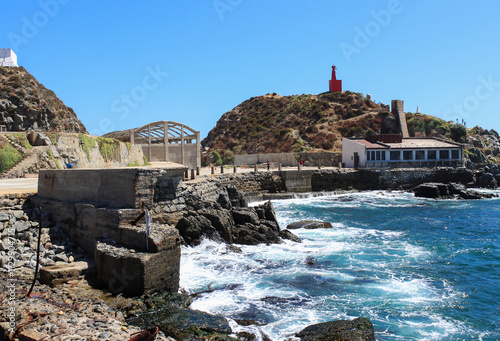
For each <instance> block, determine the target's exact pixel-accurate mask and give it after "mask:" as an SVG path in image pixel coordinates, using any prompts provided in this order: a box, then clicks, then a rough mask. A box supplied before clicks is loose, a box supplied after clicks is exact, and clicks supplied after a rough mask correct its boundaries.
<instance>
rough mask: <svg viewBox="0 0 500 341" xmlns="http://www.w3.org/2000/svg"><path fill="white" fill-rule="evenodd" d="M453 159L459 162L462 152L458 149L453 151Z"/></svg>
mask: <svg viewBox="0 0 500 341" xmlns="http://www.w3.org/2000/svg"><path fill="white" fill-rule="evenodd" d="M451 158H452V159H453V160H458V159H460V151H459V150H458V149H453V150H452V151H451Z"/></svg>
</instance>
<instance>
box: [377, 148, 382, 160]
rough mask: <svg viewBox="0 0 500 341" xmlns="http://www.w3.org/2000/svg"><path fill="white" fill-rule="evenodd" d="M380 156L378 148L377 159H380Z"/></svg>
mask: <svg viewBox="0 0 500 341" xmlns="http://www.w3.org/2000/svg"><path fill="white" fill-rule="evenodd" d="M380 159H381V156H380V150H377V161H380Z"/></svg>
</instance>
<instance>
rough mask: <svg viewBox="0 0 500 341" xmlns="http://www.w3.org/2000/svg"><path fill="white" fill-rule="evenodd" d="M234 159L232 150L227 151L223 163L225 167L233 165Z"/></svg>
mask: <svg viewBox="0 0 500 341" xmlns="http://www.w3.org/2000/svg"><path fill="white" fill-rule="evenodd" d="M234 158H235V156H234V153H233V152H232V151H230V150H226V151H225V152H224V159H223V163H224V164H225V165H232V164H234Z"/></svg>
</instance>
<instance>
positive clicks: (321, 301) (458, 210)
mask: <svg viewBox="0 0 500 341" xmlns="http://www.w3.org/2000/svg"><path fill="white" fill-rule="evenodd" d="M493 192H495V193H500V191H493ZM273 204H274V206H275V209H276V213H277V216H278V220H279V223H280V226H281V228H285V227H286V225H287V224H288V223H290V222H293V221H298V220H303V219H318V220H324V221H329V222H331V223H332V225H333V228H332V229H323V230H304V229H300V230H294V231H293V232H294V233H295V234H296V235H298V236H299V237H300V238H301V239H302V240H303V243H301V244H297V243H293V242H289V241H287V242H285V243H283V244H279V245H259V246H242V247H241V249H242V253H235V252H232V251H228V250H227V248H226V246H224V245H221V244H218V243H216V242H213V241H209V240H206V241H204V242H203V243H202V244H201V245H200V246H197V247H194V248H183V250H182V260H181V288H182V289H184V290H186V291H188V292H198V291H203V290H208V289H210V290H209V291H210V292H207V293H205V294H201V295H199V296H198V297H197V298H196V299H195V301H194V303H193V305H192V308H194V309H198V310H203V311H207V312H209V313H214V314H221V315H224V316H226V317H228V318H230V324H231V327H232V328H233V331H235V332H237V331H243V330H246V331H250V332H253V333H254V334H256V335H258V337H259V338H260V339H262V335H263V334H265V335H267V336H269V337H270V338H271V339H272V340H295V339H296V338H294V333H295V332H298V331H300V330H301V329H303V328H304V327H306V326H308V325H311V324H315V323H320V322H325V321H331V320H336V319H352V318H355V317H359V316H362V317H367V318H369V319H370V320H371V321H372V323H373V324H374V327H375V333H376V338H377V340H500V199H486V200H477V201H463V200H441V201H436V200H429V199H419V198H415V197H414V196H413V195H412V194H411V193H405V192H397V191H394V192H381V191H376V192H360V193H349V194H329V195H328V194H326V195H324V196H321V197H303V198H297V199H292V200H278V201H273ZM311 263H313V264H311ZM235 319H250V320H254V321H257V322H258V323H259V325H252V326H248V327H242V326H239V325H238V324H237V323H236V322H235V321H234V320H235Z"/></svg>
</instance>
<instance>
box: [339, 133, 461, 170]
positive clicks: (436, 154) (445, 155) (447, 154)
mask: <svg viewBox="0 0 500 341" xmlns="http://www.w3.org/2000/svg"><path fill="white" fill-rule="evenodd" d="M462 148H463V147H462V145H461V144H459V143H455V142H451V141H444V140H441V139H437V138H432V137H430V138H414V137H413V138H404V137H403V136H402V135H375V136H370V137H368V138H366V139H364V138H343V139H342V162H343V163H344V166H345V167H347V168H365V167H366V168H369V167H374V168H385V167H389V168H401V167H412V168H413V167H439V166H447V167H458V166H460V165H461V163H462Z"/></svg>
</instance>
